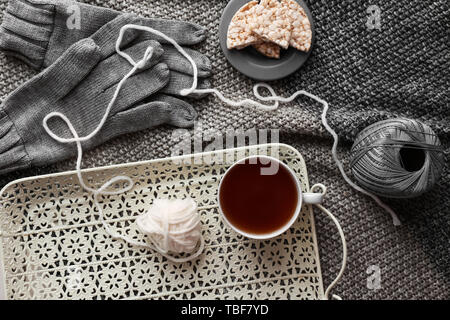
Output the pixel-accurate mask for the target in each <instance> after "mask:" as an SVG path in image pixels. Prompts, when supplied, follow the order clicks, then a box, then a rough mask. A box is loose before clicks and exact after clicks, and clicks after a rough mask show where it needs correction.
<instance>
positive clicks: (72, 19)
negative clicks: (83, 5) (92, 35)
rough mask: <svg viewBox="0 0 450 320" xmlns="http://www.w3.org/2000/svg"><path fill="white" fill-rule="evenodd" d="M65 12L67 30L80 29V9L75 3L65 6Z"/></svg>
mask: <svg viewBox="0 0 450 320" xmlns="http://www.w3.org/2000/svg"><path fill="white" fill-rule="evenodd" d="M67 14H68V15H69V17H68V18H67V20H66V26H67V29H69V30H80V29H81V10H80V7H79V6H77V5H76V4H72V5H70V6H69V7H67Z"/></svg>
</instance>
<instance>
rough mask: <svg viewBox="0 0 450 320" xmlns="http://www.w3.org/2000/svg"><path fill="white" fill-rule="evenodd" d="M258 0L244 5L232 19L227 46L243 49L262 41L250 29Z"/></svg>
mask: <svg viewBox="0 0 450 320" xmlns="http://www.w3.org/2000/svg"><path fill="white" fill-rule="evenodd" d="M257 5H258V1H250V2H248V3H246V4H245V5H243V6H242V7H241V8H240V9H239V10H238V11H237V12H236V14H235V15H234V16H233V18H232V19H231V22H230V25H229V26H228V33H227V48H228V49H234V48H236V49H242V48H245V47H247V46H249V45H252V44H257V43H259V42H261V39H259V37H257V36H256V35H255V34H253V32H252V31H251V29H250V26H249V23H248V22H249V20H252V16H253V9H254V7H255V6H257Z"/></svg>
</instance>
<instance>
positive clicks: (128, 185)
mask: <svg viewBox="0 0 450 320" xmlns="http://www.w3.org/2000/svg"><path fill="white" fill-rule="evenodd" d="M128 29H135V30H141V31H146V32H150V33H153V34H155V35H157V36H159V37H161V38H163V39H165V40H166V41H167V42H169V43H171V44H172V45H173V46H174V47H175V48H176V49H177V50H178V51H179V52H180V53H181V54H182V55H183V56H184V57H185V58H186V59H187V60H188V61H189V62H190V63H191V65H192V68H193V82H192V86H191V87H190V88H186V89H183V90H181V91H180V94H181V95H184V96H187V95H189V94H191V93H213V94H215V95H216V96H217V97H218V98H219V99H220V100H221V101H223V102H224V103H225V104H227V105H229V106H232V107H239V106H251V107H257V108H259V109H261V110H266V111H270V110H275V109H277V108H278V106H279V103H280V102H281V103H288V102H291V101H293V100H294V99H296V98H297V97H298V96H300V95H304V96H307V97H309V98H311V99H314V100H315V101H317V102H319V103H321V104H322V105H323V113H322V123H323V125H324V126H325V128H326V129H327V131H328V132H329V133H330V134H331V135H332V136H333V138H334V144H333V148H332V154H333V159H334V161H335V162H336V164H337V166H338V168H339V170H340V172H341V174H342V175H343V177H344V179H345V180H346V181H347V182H348V183H349V184H350V185H351V186H352V187H353V188H355V189H356V190H358V191H360V192H362V193H364V194H366V195H368V196H370V197H372V198H373V199H374V200H375V201H376V202H377V203H378V204H379V205H380V206H382V207H383V208H385V209H386V210H387V211H388V212H390V213H391V215H392V216H393V218H394V223H396V224H398V223H399V220H398V219H397V217H396V215H395V213H394V212H393V211H392V210H391V209H390V208H389V207H388V206H387V205H385V204H384V203H382V202H381V200H380V199H379V198H378V197H377V196H376V195H373V194H371V193H369V192H367V191H365V190H363V189H361V188H360V187H358V186H357V185H355V184H354V183H353V182H352V181H351V180H350V179H349V178H348V177H347V175H346V174H345V171H344V169H343V166H342V164H341V162H340V160H339V159H338V157H337V145H338V136H337V134H336V132H335V131H334V130H333V129H332V128H331V127H330V126H329V125H328V123H327V120H326V114H327V111H328V103H327V102H326V101H325V100H322V99H320V98H319V97H317V96H315V95H313V94H311V93H309V92H306V91H304V90H300V91H297V92H295V93H294V94H293V95H291V96H290V97H287V98H283V97H280V96H277V95H276V93H275V91H274V90H273V88H272V87H271V86H269V85H268V84H265V83H258V84H256V85H255V86H254V87H253V93H254V95H255V97H256V98H257V99H259V100H260V101H262V102H274V103H273V104H272V105H265V104H263V103H261V102H259V101H255V100H252V99H244V100H241V101H233V100H230V99H228V98H226V97H224V96H223V95H222V93H220V92H219V91H218V90H217V89H197V83H198V68H197V65H196V63H195V61H194V60H193V59H192V58H191V56H189V55H188V54H187V52H186V51H185V50H184V49H183V48H182V47H181V46H180V45H179V44H178V43H177V42H176V41H175V40H173V39H172V38H170V37H168V36H167V35H165V34H164V33H162V32H160V31H158V30H155V29H153V28H150V27H146V26H139V25H132V24H129V25H125V26H123V27H122V28H121V29H120V33H119V37H118V39H117V42H116V51H117V53H118V54H119V55H121V56H122V57H123V58H124V59H126V60H127V61H128V62H129V63H130V64H131V65H132V68H131V70H130V72H129V73H128V74H126V75H125V76H124V78H123V79H122V80H121V81H120V82H119V84H118V85H117V88H116V90H115V92H114V95H113V97H112V99H111V101H110V103H109V104H108V106H107V108H106V110H105V113H104V115H103V118H102V119H101V121H100V123H99V124H98V126H97V127H96V128H95V129H94V130H93V131H92V132H91V133H90V134H88V135H87V136H84V137H80V136H79V135H78V133H77V132H76V130H75V128H74V127H73V125H72V123H71V122H70V120H69V119H68V118H67V117H66V116H65V115H64V114H62V113H60V112H52V113H49V114H48V115H47V116H46V117H45V118H44V120H43V126H44V128H45V130H46V131H47V133H48V134H49V135H50V136H51V137H52V138H53V139H55V140H56V141H58V142H60V143H76V145H77V152H78V157H77V164H76V171H77V176H78V179H79V181H80V185H81V186H82V187H83V188H84V189H85V190H87V191H88V192H91V193H92V194H93V197H94V202H95V204H96V206H97V208H98V210H99V215H100V220H101V222H102V224H103V226H104V228H105V230H106V232H107V233H108V234H109V235H111V237H112V238H114V239H122V240H124V241H126V242H128V243H130V244H132V245H135V246H140V247H146V248H150V249H153V250H156V251H158V252H159V253H161V254H162V255H163V256H165V257H166V258H168V259H170V260H172V261H175V262H184V261H188V260H191V259H195V258H196V257H198V256H199V255H200V254H201V253H202V251H203V248H204V240H203V237H200V238H201V241H200V245H199V248H198V250H197V251H196V252H195V253H194V254H192V255H191V256H189V257H186V258H179V259H177V258H174V257H172V256H170V255H168V254H167V247H165V248H162V247H159V246H156V245H155V244H153V245H149V244H147V243H141V242H138V241H135V240H133V239H131V238H129V237H126V236H124V235H121V234H119V233H117V232H115V231H113V230H111V228H110V227H109V225H108V224H107V223H106V221H105V220H104V215H103V210H102V208H101V206H100V204H99V201H98V197H99V196H100V195H117V194H120V193H123V192H127V191H129V190H131V189H132V188H133V181H132V180H131V178H130V177H127V176H116V177H114V178H112V179H110V180H109V181H107V182H106V183H105V184H103V185H102V186H101V187H100V188H99V189H94V188H91V187H89V186H87V185H86V183H85V182H84V179H83V176H82V174H81V161H82V157H83V150H82V147H81V142H83V141H87V140H89V139H91V138H92V137H94V136H95V135H96V134H97V133H98V132H99V131H100V130H101V128H102V127H103V125H104V124H105V122H106V120H107V118H108V116H109V113H110V111H111V108H112V106H113V105H114V103H115V101H116V100H117V97H118V94H119V92H120V90H121V88H122V86H123V84H124V83H125V81H126V80H127V79H128V78H129V77H131V76H132V75H133V74H134V73H135V72H136V70H138V69H140V68H142V67H144V66H145V64H146V62H147V61H148V60H149V59H150V58H151V57H152V54H153V48H151V47H148V48H147V49H146V51H145V54H144V56H143V58H142V59H141V60H139V61H138V62H135V61H134V60H133V58H131V57H130V56H129V55H128V54H126V53H125V52H123V51H122V50H121V49H120V44H121V43H122V39H123V35H124V33H125V31H126V30H128ZM260 88H265V89H267V90H268V91H269V93H270V96H262V95H260V93H259V89H260ZM53 117H58V118H60V119H62V120H63V121H64V122H65V123H66V124H67V126H68V128H69V130H70V132H71V134H72V136H73V138H62V137H60V136H58V135H56V134H55V133H54V132H53V131H52V130H51V129H50V128H49V127H48V121H49V120H50V119H51V118H53ZM119 183H122V184H125V186H124V187H121V188H117V186H116V190H114V191H109V188H110V187H111V186H113V185H115V184H116V185H117V184H119ZM317 207H318V208H319V209H320V210H322V211H323V212H324V213H326V214H327V215H328V216H329V217H330V218H331V219H332V221H333V222H334V223H335V225H336V227H337V229H338V231H339V235H340V237H341V240H342V244H343V257H342V266H341V269H340V272H339V274H338V276H337V277H336V279H335V280H334V281H333V282H332V283H331V284H330V285H329V286H328V288H327V290H326V291H325V299H328V296H329V293H330V290H331V289H332V288H333V287H334V286H335V285H336V283H337V282H338V281H339V279H340V278H341V277H342V274H343V273H344V270H345V266H346V260H347V246H346V241H345V236H344V232H343V230H342V228H341V226H340V224H339V222H338V220H337V219H336V218H335V217H334V216H333V215H332V214H331V213H330V212H329V211H328V210H327V209H325V208H324V207H323V206H321V205H317ZM165 239H167V230H166V234H165ZM333 298H335V299H340V298H339V297H338V296H336V295H333Z"/></svg>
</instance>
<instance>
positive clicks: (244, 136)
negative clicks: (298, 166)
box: [171, 122, 279, 175]
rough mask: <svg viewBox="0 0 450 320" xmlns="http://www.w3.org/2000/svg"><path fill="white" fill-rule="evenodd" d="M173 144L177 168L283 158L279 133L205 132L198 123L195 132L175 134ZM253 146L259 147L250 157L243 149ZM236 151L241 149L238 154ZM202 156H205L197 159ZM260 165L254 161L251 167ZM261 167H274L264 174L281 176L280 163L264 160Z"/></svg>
mask: <svg viewBox="0 0 450 320" xmlns="http://www.w3.org/2000/svg"><path fill="white" fill-rule="evenodd" d="M172 141H175V142H176V143H175V144H174V147H173V148H172V152H171V156H172V157H174V159H173V161H174V163H175V164H177V165H179V164H182V163H184V164H195V165H200V164H206V165H211V164H229V165H231V164H233V163H235V162H236V161H238V160H240V159H242V158H244V157H245V156H247V155H248V156H252V155H255V156H256V155H266V156H270V157H273V158H276V159H278V158H279V148H278V147H277V143H278V142H279V129H255V128H253V129H247V130H244V129H228V130H226V131H225V132H222V131H219V130H217V129H206V130H203V125H202V123H201V122H196V123H195V125H194V130H187V129H177V130H174V131H173V133H172ZM268 142H270V143H271V145H270V146H268V145H266V144H267V143H268ZM251 145H258V147H257V148H253V149H252V148H251V149H250V150H251V151H250V154H247V153H246V152H247V151H246V149H245V148H240V147H245V146H251ZM264 145H266V146H264ZM234 148H237V150H236V149H234ZM232 149H234V150H232ZM220 150H224V151H223V152H222V151H220ZM216 151H217V152H216ZM199 153H202V154H201V155H198V156H196V155H195V154H199ZM192 154H194V155H192ZM188 155H192V156H188ZM179 156H184V157H179ZM256 162H257V160H256V158H253V159H251V160H250V163H256ZM260 163H261V164H263V165H266V164H270V166H267V167H264V168H262V170H261V174H263V175H273V174H276V173H277V172H278V163H276V162H271V161H270V160H268V159H260Z"/></svg>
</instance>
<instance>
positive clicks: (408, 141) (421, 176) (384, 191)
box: [350, 118, 444, 198]
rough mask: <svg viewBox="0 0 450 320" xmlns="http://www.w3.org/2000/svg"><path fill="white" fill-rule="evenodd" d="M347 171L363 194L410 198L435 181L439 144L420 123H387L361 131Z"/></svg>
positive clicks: (440, 159) (440, 160)
mask: <svg viewBox="0 0 450 320" xmlns="http://www.w3.org/2000/svg"><path fill="white" fill-rule="evenodd" d="M350 166H351V170H352V172H353V175H354V177H355V180H356V181H357V182H358V184H359V185H360V186H361V187H362V188H363V189H365V190H366V191H369V192H372V193H374V194H376V195H379V196H382V197H387V198H412V197H416V196H418V195H420V194H422V193H424V192H426V191H428V190H430V189H431V188H432V187H433V186H434V184H435V183H436V182H437V181H438V180H439V178H440V176H441V174H442V171H443V168H444V153H443V148H442V145H441V142H440V140H439V138H438V136H437V135H436V134H435V133H434V132H433V130H432V129H431V128H430V127H429V126H427V125H426V124H424V123H421V122H419V121H415V120H411V119H403V118H399V119H390V120H384V121H380V122H377V123H374V124H372V125H370V126H369V127H367V128H365V129H364V130H362V131H361V132H360V133H359V134H358V136H357V138H356V140H355V142H354V144H353V147H352V149H351V160H350Z"/></svg>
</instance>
